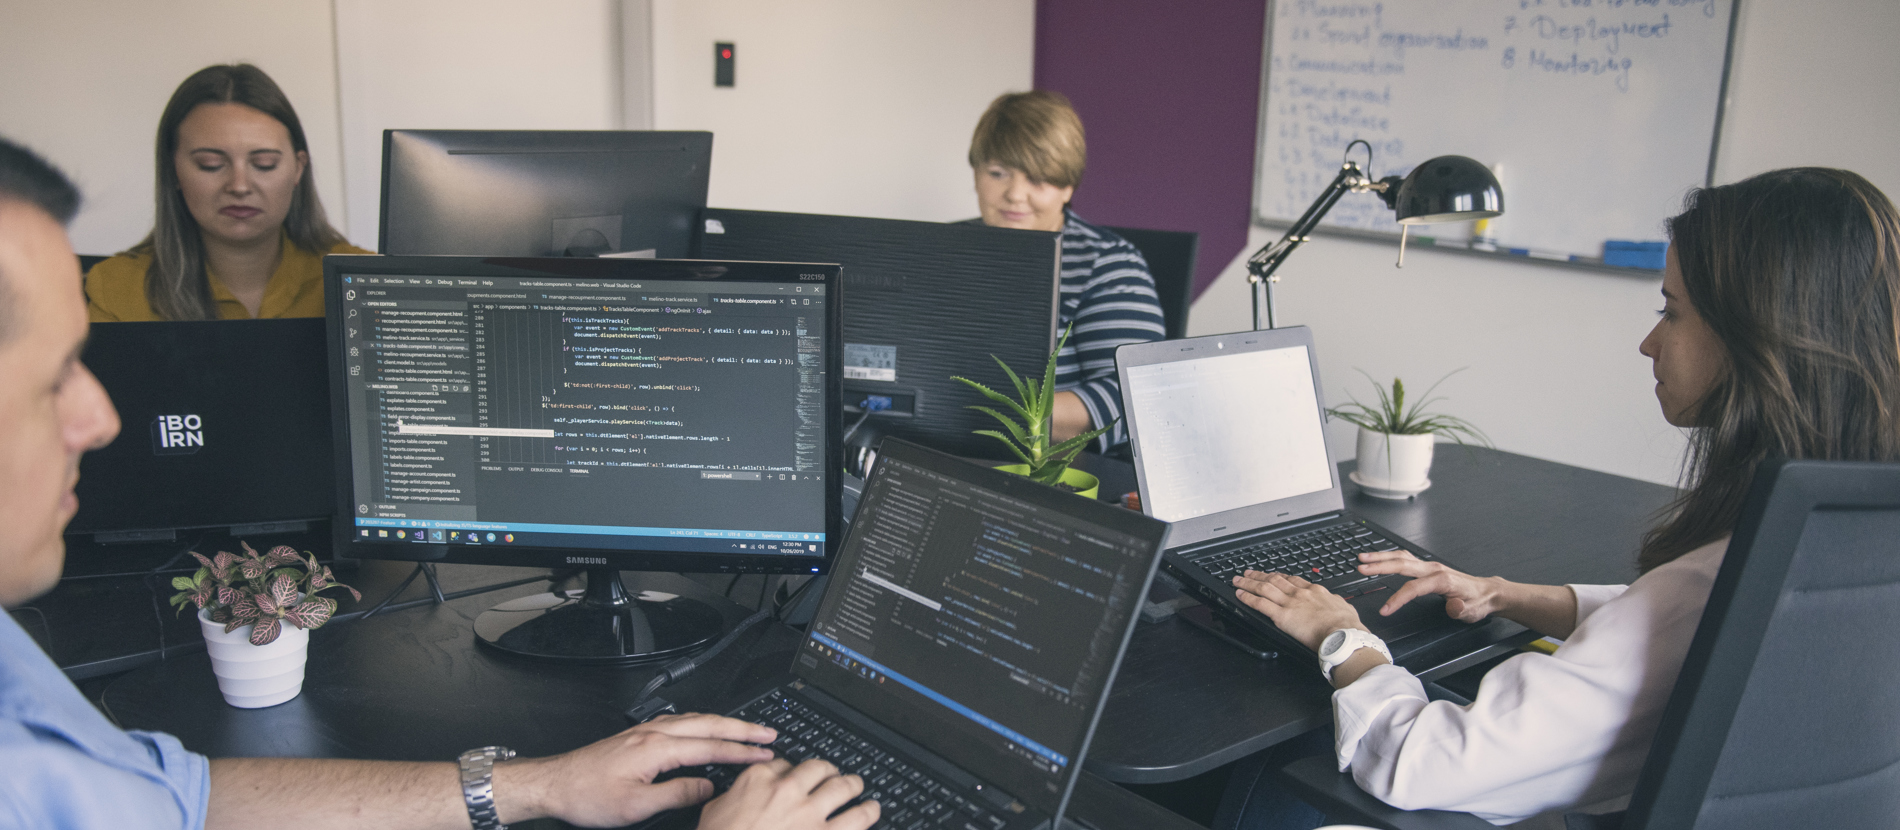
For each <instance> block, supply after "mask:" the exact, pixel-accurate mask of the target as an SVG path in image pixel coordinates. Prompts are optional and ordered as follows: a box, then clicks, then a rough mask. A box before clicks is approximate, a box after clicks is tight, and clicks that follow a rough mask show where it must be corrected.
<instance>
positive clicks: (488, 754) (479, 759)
mask: <svg viewBox="0 0 1900 830" xmlns="http://www.w3.org/2000/svg"><path fill="white" fill-rule="evenodd" d="M513 757H515V751H514V750H512V749H509V748H507V747H505V746H485V747H482V748H481V749H471V750H469V751H467V752H464V753H462V757H461V758H460V759H459V760H460V761H461V764H462V801H464V802H465V803H467V804H468V823H469V825H470V826H472V827H474V828H475V830H507V825H505V824H502V823H501V817H500V816H497V815H496V814H495V762H496V761H506V760H508V759H510V758H513Z"/></svg>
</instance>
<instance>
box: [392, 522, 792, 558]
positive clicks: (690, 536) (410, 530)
mask: <svg viewBox="0 0 1900 830" xmlns="http://www.w3.org/2000/svg"><path fill="white" fill-rule="evenodd" d="M549 527H550V526H548V525H526V526H523V525H517V524H510V523H505V522H458V521H430V520H417V519H363V518H359V519H357V520H356V534H355V536H356V541H358V542H370V543H396V544H416V543H421V544H429V545H465V546H469V547H503V548H505V547H537V548H582V549H592V550H626V549H629V548H638V549H639V550H643V551H677V552H679V553H731V554H742V555H752V556H808V557H812V558H813V559H823V558H824V555H825V534H823V533H810V532H803V531H796V532H794V531H761V530H700V529H683V528H675V529H670V530H669V529H658V528H638V529H628V528H611V529H608V528H601V529H603V530H608V531H609V532H606V533H600V532H589V530H592V528H586V527H572V529H569V528H568V526H553V527H558V528H561V529H548V528H549ZM630 531H632V532H630ZM655 531H664V532H655ZM636 538H637V541H636Z"/></svg>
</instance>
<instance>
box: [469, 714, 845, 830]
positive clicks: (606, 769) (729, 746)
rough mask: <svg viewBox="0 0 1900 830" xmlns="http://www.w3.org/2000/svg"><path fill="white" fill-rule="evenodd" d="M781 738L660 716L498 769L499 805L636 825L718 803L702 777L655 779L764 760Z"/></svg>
mask: <svg viewBox="0 0 1900 830" xmlns="http://www.w3.org/2000/svg"><path fill="white" fill-rule="evenodd" d="M777 737H778V733H776V732H774V731H773V730H771V729H769V728H766V727H763V726H760V725H758V724H756V723H746V722H745V721H742V720H734V719H732V718H722V717H719V716H718V715H669V716H665V717H659V718H655V719H653V720H651V721H648V722H646V723H643V724H640V725H639V726H635V727H633V728H632V729H628V730H626V731H625V732H621V733H620V734H618V735H615V736H613V737H611V738H607V739H605V740H601V741H596V742H594V743H592V744H589V745H587V746H584V747H581V748H580V749H576V750H574V751H573V752H569V753H566V754H563V755H556V756H553V757H550V758H536V759H532V760H525V761H513V762H509V763H504V764H498V765H496V767H495V794H496V803H497V805H498V806H499V805H503V804H507V805H509V806H511V807H520V808H522V809H523V810H525V811H526V813H527V814H531V815H537V816H541V815H545V816H554V817H556V818H559V819H562V820H563V821H566V822H568V823H570V824H578V825H580V826H582V827H619V826H621V825H626V824H632V823H634V822H637V821H643V820H645V819H647V818H648V817H650V816H652V815H654V814H656V813H659V812H661V811H663V810H672V809H675V808H679V807H689V806H692V805H694V804H698V803H700V802H702V801H705V800H706V799H707V798H710V797H712V792H713V786H712V782H710V781H707V780H706V779H704V778H675V779H673V780H671V781H665V782H661V783H658V784H655V783H653V779H654V777H655V776H658V775H659V774H660V773H663V772H666V771H667V770H670V769H675V768H678V767H683V766H693V765H699V764H751V763H757V762H760V761H765V760H768V759H770V758H771V757H772V750H769V749H766V748H765V747H762V746H755V745H754V744H763V743H770V742H772V741H773V740H774V739H776V738H777ZM840 803H842V802H840ZM515 814H516V815H521V814H522V813H521V812H518V811H515ZM507 816H508V813H507V812H504V814H503V818H504V820H509V821H512V820H514V819H510V818H508V817H507Z"/></svg>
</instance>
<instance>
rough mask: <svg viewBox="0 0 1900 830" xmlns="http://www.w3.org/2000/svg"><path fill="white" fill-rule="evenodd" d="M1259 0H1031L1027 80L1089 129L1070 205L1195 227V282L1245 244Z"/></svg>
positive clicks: (1087, 212) (1142, 224) (1210, 277)
mask: <svg viewBox="0 0 1900 830" xmlns="http://www.w3.org/2000/svg"><path fill="white" fill-rule="evenodd" d="M1265 28H1266V2H1265V0H1175V1H1174V2H1164V1H1162V0H1037V2H1036V78H1035V82H1036V87H1037V88H1038V89H1050V90H1055V91H1057V92H1061V93H1062V94H1064V95H1067V96H1069V100H1070V101H1073V102H1074V103H1075V109H1076V111H1077V112H1078V113H1080V114H1081V116H1082V123H1083V126H1084V127H1085V128H1086V129H1087V130H1088V143H1089V166H1088V172H1087V174H1086V175H1084V177H1083V180H1082V186H1081V187H1080V188H1077V190H1076V194H1075V209H1076V211H1077V212H1078V213H1081V214H1082V215H1083V216H1084V217H1086V218H1087V219H1089V221H1092V222H1098V223H1102V224H1108V225H1122V226H1126V227H1137V228H1158V229H1162V230H1179V231H1198V232H1199V233H1200V234H1201V248H1200V261H1199V264H1198V265H1197V266H1196V268H1195V272H1196V273H1195V275H1194V293H1195V296H1197V297H1198V296H1200V292H1201V291H1202V290H1203V289H1205V288H1206V287H1207V285H1208V284H1209V283H1211V282H1213V281H1214V278H1215V277H1216V276H1217V275H1219V274H1220V271H1221V269H1222V268H1224V267H1226V265H1227V263H1228V262H1229V261H1230V260H1232V259H1233V258H1234V256H1235V255H1237V254H1239V253H1240V251H1241V248H1242V247H1243V246H1245V245H1246V244H1247V228H1248V225H1249V223H1250V222H1251V220H1252V214H1253V179H1254V147H1255V145H1256V144H1257V141H1256V135H1255V133H1256V130H1257V128H1258V124H1259V111H1260V57H1261V53H1262V51H1263V46H1264V44H1263V43H1262V41H1261V38H1262V37H1263V35H1264V33H1265Z"/></svg>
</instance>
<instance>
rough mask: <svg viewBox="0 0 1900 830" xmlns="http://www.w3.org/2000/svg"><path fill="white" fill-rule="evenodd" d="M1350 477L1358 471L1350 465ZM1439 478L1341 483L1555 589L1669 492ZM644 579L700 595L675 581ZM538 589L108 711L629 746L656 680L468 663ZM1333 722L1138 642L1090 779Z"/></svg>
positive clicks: (346, 731)
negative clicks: (288, 685)
mask: <svg viewBox="0 0 1900 830" xmlns="http://www.w3.org/2000/svg"><path fill="white" fill-rule="evenodd" d="M1089 466H1091V467H1096V468H1097V469H1096V470H1094V471H1095V472H1097V475H1101V476H1102V477H1103V479H1104V482H1103V487H1104V492H1105V493H1112V492H1117V488H1119V489H1120V490H1126V489H1131V488H1132V487H1133V480H1132V475H1131V474H1130V471H1129V470H1128V468H1127V467H1126V465H1120V466H1119V467H1117V466H1116V465H1114V464H1113V463H1112V462H1105V461H1102V460H1100V459H1097V460H1095V461H1093V462H1091V464H1090V465H1089ZM1341 467H1342V469H1347V470H1349V469H1351V464H1350V463H1347V464H1342V465H1341ZM1432 479H1433V482H1434V486H1433V488H1432V489H1431V490H1428V491H1426V492H1425V493H1423V494H1421V495H1419V496H1418V497H1417V498H1416V499H1414V500H1411V501H1404V502H1391V501H1384V500H1379V499H1373V498H1370V497H1366V496H1363V495H1360V494H1359V493H1358V492H1357V488H1355V487H1354V486H1353V485H1351V484H1350V483H1349V484H1347V485H1346V487H1347V492H1348V494H1349V495H1348V506H1349V507H1351V508H1352V509H1353V510H1355V511H1357V512H1359V513H1361V514H1363V515H1365V516H1367V517H1368V518H1370V519H1372V520H1373V521H1375V522H1378V523H1380V524H1382V525H1385V526H1386V527H1387V528H1390V529H1391V530H1393V531H1395V532H1397V533H1400V534H1403V535H1405V536H1407V537H1408V538H1410V539H1413V540H1414V541H1416V542H1418V543H1419V544H1420V545H1422V546H1424V547H1425V548H1427V549H1429V550H1431V551H1433V552H1434V553H1437V554H1439V555H1441V556H1443V557H1444V558H1445V559H1447V560H1449V561H1450V562H1452V563H1454V564H1455V565H1457V566H1460V567H1462V568H1464V569H1466V570H1469V571H1471V572H1473V573H1477V574H1500V575H1503V576H1507V577H1509V578H1512V579H1517V580H1522V581H1534V582H1546V583H1562V582H1584V583H1616V582H1626V581H1628V580H1630V579H1632V578H1634V576H1635V571H1634V567H1633V562H1634V556H1635V551H1636V544H1637V539H1638V537H1639V535H1640V533H1641V531H1642V529H1643V528H1644V527H1645V526H1646V525H1647V523H1648V522H1649V520H1650V519H1651V517H1652V514H1653V513H1654V511H1656V510H1657V509H1658V508H1660V507H1662V506H1663V504H1664V503H1665V502H1666V501H1667V500H1668V499H1669V498H1670V497H1671V496H1672V495H1673V492H1674V491H1673V490H1671V489H1670V488H1667V487H1662V486H1659V485H1655V484H1649V483H1645V482H1640V481H1635V480H1632V479H1627V478H1622V477H1618V476H1612V475H1607V474H1603V473H1595V472H1590V471H1587V470H1582V469H1579V468H1575V467H1569V466H1566V465H1561V464H1555V463H1551V462H1546V461H1539V460H1536V459H1532V458H1527V457H1524V456H1519V455H1513V454H1510V453H1504V452H1498V451H1492V450H1484V449H1472V450H1469V451H1466V450H1464V449H1461V448H1458V447H1455V446H1454V447H1441V448H1440V449H1439V451H1438V454H1437V460H1436V463H1435V464H1434V466H1433V470H1432ZM407 567H408V566H407V565H406V564H398V563H366V564H365V565H364V567H363V568H362V570H361V572H360V575H358V576H356V577H353V580H352V581H354V582H355V583H357V584H358V586H359V587H362V588H365V589H366V592H367V594H368V596H369V597H370V598H371V599H372V600H373V599H374V598H376V597H378V596H380V595H381V591H386V590H387V589H388V587H387V586H393V584H394V582H395V580H396V579H399V578H400V577H401V576H402V575H403V573H404V572H405V571H404V569H406V568H407ZM442 573H443V578H444V583H445V584H444V587H445V589H447V590H450V591H454V590H457V589H460V588H468V587H473V586H476V585H480V584H485V583H492V582H498V581H503V580H508V579H514V578H519V576H520V575H521V573H522V572H521V571H519V570H516V569H505V568H483V567H477V566H459V567H444V568H443V569H442ZM629 576H630V577H631V576H632V575H629ZM639 578H640V579H642V580H650V581H652V582H653V584H656V586H657V587H666V588H667V589H668V590H678V591H680V592H682V593H691V594H694V595H702V596H710V593H709V592H707V591H706V590H705V589H704V588H702V587H700V586H699V585H698V584H697V583H694V582H692V581H691V580H688V579H685V578H683V577H677V576H670V575H655V574H644V575H640V577H639ZM377 586H384V587H382V588H381V590H380V591H379V590H378V587H377ZM416 590H417V589H416V588H413V587H412V588H411V595H414V593H415V591H416ZM536 590H539V589H538V588H536V587H535V586H521V587H517V588H512V589H507V590H504V591H498V592H495V593H491V594H485V595H480V596H476V597H470V598H466V599H461V600H455V601H451V602H450V603H448V604H447V605H443V606H434V607H423V608H413V609H409V610H405V611H399V612H392V613H389V614H387V615H385V616H382V617H378V618H374V619H371V620H368V621H363V622H360V623H344V624H339V625H336V626H333V627H330V628H326V629H323V630H320V631H318V632H316V634H315V635H314V636H313V637H312V640H311V653H310V669H309V671H310V677H311V680H309V681H306V685H305V691H304V694H303V695H302V696H301V697H298V698H296V699H295V700H292V701H291V702H289V703H286V704H283V705H281V706H277V707H272V708H270V709H262V710H238V709H233V708H230V707H228V706H225V705H224V704H223V703H222V701H221V699H220V698H219V697H218V693H217V688H216V684H215V681H214V680H213V678H212V676H211V671H210V666H209V662H208V659H207V658H206V657H205V655H204V654H203V653H201V652H200V653H188V654H183V655H178V656H174V657H172V658H171V659H169V660H168V661H166V662H164V663H161V664H157V665H153V666H149V667H146V668H142V669H138V670H136V671H132V672H128V673H126V674H124V675H122V676H120V677H119V678H117V679H115V680H113V681H112V682H111V683H110V685H108V686H106V687H105V689H104V692H103V694H102V695H101V698H102V702H103V704H104V706H105V707H106V708H107V709H108V710H109V711H110V713H111V714H112V715H113V716H114V717H115V718H117V719H118V720H119V722H120V723H121V724H122V725H125V726H127V727H135V728H144V729H159V730H164V731H167V732H171V733H173V734H176V735H179V736H180V737H181V738H183V739H184V740H185V743H186V745H187V746H189V747H192V748H193V749H195V750H198V751H201V752H205V753H207V754H210V755H214V756H257V755H279V756H300V757H341V758H383V759H411V760H422V759H443V758H452V757H454V756H455V755H456V754H457V753H460V752H461V751H462V750H464V749H467V748H468V747H471V746H481V745H483V744H488V743H498V744H502V745H505V746H510V747H514V748H516V749H517V750H520V751H523V752H525V753H528V754H535V755H539V754H549V753H555V752H560V751H564V750H567V749H572V748H574V747H576V746H580V745H582V744H585V743H587V742H590V741H592V740H595V739H597V738H599V737H601V736H603V735H607V734H610V733H612V732H614V731H617V730H619V729H621V728H623V727H624V725H625V722H624V720H622V718H621V716H620V710H621V709H622V708H623V707H625V706H626V705H628V704H629V703H630V702H631V699H632V696H633V695H634V694H635V692H637V690H638V689H639V688H640V686H641V685H642V684H643V683H644V682H645V681H646V680H647V678H648V677H650V676H651V673H650V671H649V670H645V669H608V668H599V669H561V670H558V671H555V670H550V669H548V668H547V667H545V666H541V665H536V664H525V663H518V662H513V661H509V660H506V659H502V658H498V657H496V656H494V655H491V654H488V653H486V652H481V651H477V650H476V649H475V648H474V646H473V644H472V637H471V634H470V628H469V627H470V623H471V621H472V620H473V618H474V617H475V616H476V615H477V614H479V613H480V612H481V611H482V610H484V609H486V608H487V607H489V606H490V605H493V604H495V603H497V602H500V601H502V600H505V599H509V598H513V597H516V596H522V595H526V594H528V593H532V592H534V591H536ZM141 591H142V589H141ZM714 600H715V602H716V604H719V605H720V606H721V607H722V608H723V609H724V610H725V613H726V614H727V616H728V619H729V621H732V620H736V619H738V618H739V617H740V616H743V614H744V609H741V608H738V607H737V606H732V605H730V604H729V603H724V602H723V601H719V600H717V598H714ZM54 628H55V629H60V628H62V626H59V625H55V626H54ZM797 641H798V635H797V634H796V632H794V631H792V630H790V629H787V628H784V627H782V626H770V627H761V629H760V630H758V631H755V632H751V633H748V634H747V635H746V636H745V637H744V638H743V639H742V640H740V641H739V642H738V643H736V644H735V645H734V646H733V647H732V649H730V650H729V651H728V652H727V653H726V654H725V655H723V656H722V657H721V658H720V659H718V660H717V661H715V662H714V663H713V664H711V665H709V666H707V667H706V668H704V669H702V670H701V671H700V672H699V673H697V674H695V675H694V676H692V677H690V678H688V680H687V681H685V682H684V683H683V684H682V685H681V686H679V687H677V688H675V689H673V690H669V691H668V692H667V693H666V694H667V696H668V697H669V699H672V700H674V701H676V702H679V703H681V704H683V705H686V706H690V707H692V708H697V709H703V710H712V711H723V710H724V709H726V708H729V707H730V706H732V705H734V704H736V703H738V702H740V700H739V697H741V696H742V695H744V694H745V693H746V692H747V691H748V690H749V689H750V688H751V687H753V686H756V685H760V684H763V683H766V682H769V681H770V680H771V679H772V678H774V677H775V676H777V675H778V674H779V673H781V672H783V671H784V670H785V669H786V667H788V666H789V665H790V663H791V659H792V649H793V648H794V646H795V645H796V643H797ZM1330 717H1331V711H1330V690H1329V688H1328V687H1327V686H1326V685H1325V684H1324V682H1322V681H1321V680H1320V678H1319V675H1318V673H1317V672H1316V671H1314V669H1313V667H1312V666H1310V665H1307V664H1306V661H1304V660H1294V659H1284V660H1270V661H1262V660H1258V659H1255V658H1253V657H1250V656H1248V655H1246V654H1243V653H1242V652H1240V651H1238V650H1236V649H1233V648H1231V647H1229V646H1227V645H1225V644H1223V643H1221V642H1219V641H1217V640H1215V639H1214V638H1213V637H1211V636H1210V635H1208V634H1206V633H1204V632H1202V631H1200V630H1199V629H1196V628H1193V627H1191V626H1189V625H1188V624H1186V623H1185V622H1182V621H1181V620H1179V619H1170V620H1166V621H1163V622H1160V623H1156V624H1143V625H1141V626H1140V628H1138V629H1137V631H1136V634H1135V637H1134V640H1133V642H1132V644H1131V646H1130V650H1129V653H1128V656H1127V658H1126V660H1125V661H1124V664H1123V668H1122V673H1121V675H1120V677H1119V679H1118V681H1117V683H1116V686H1115V691H1114V694H1113V696H1112V697H1111V699H1110V702H1109V707H1108V710H1107V712H1106V713H1105V714H1104V716H1103V719H1102V724H1101V727H1100V729H1099V731H1098V732H1097V735H1096V739H1095V742H1094V746H1093V748H1092V749H1091V750H1090V753H1089V760H1088V768H1089V770H1090V771H1091V772H1093V773H1095V774H1098V775H1100V776H1102V777H1104V778H1107V779H1110V780H1114V781H1121V782H1125V783H1155V782H1164V781H1174V780H1179V779H1183V778H1188V777H1191V776H1194V775H1197V774H1200V773H1203V772H1206V771H1209V770H1212V769H1214V768H1216V767H1219V766H1221V765H1223V764H1226V763H1229V762H1232V761H1235V760H1238V759H1240V758H1242V757H1245V756H1247V755H1250V754H1252V753H1254V752H1257V751H1260V750H1262V749H1265V748H1267V747H1269V746H1272V745H1273V744H1275V743H1278V742H1280V741H1283V740H1286V739H1288V738H1291V737H1293V736H1295V735H1298V734H1301V733H1303V732H1305V731H1308V730H1310V729H1313V728H1316V727H1319V726H1322V725H1325V724H1326V723H1327V722H1328V721H1329V719H1330ZM1096 784H1099V782H1094V783H1092V784H1091V786H1092V787H1094V786H1095V785H1096ZM1109 790H1113V788H1109ZM1114 792H1120V791H1118V790H1115V791H1114ZM1105 793H1106V794H1112V793H1109V792H1108V790H1099V788H1098V795H1100V796H1101V797H1100V798H1098V799H1097V802H1098V803H1101V804H1108V803H1110V802H1111V801H1112V799H1109V798H1108V797H1107V795H1106V794H1105ZM1141 803H1142V804H1145V803H1146V802H1141ZM1083 809H1084V807H1083V806H1082V805H1081V804H1080V803H1078V810H1083ZM1129 809H1133V808H1132V807H1130V808H1129ZM1111 812H1119V813H1127V812H1128V810H1122V809H1118V810H1115V811H1111ZM1131 814H1132V813H1131ZM1169 818H1170V817H1166V816H1163V817H1161V818H1160V819H1157V820H1159V821H1167V820H1169ZM1097 823H1098V824H1100V823H1101V822H1097ZM1111 823H1113V822H1111ZM1103 826H1105V827H1106V826H1108V825H1107V824H1104V825H1103Z"/></svg>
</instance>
